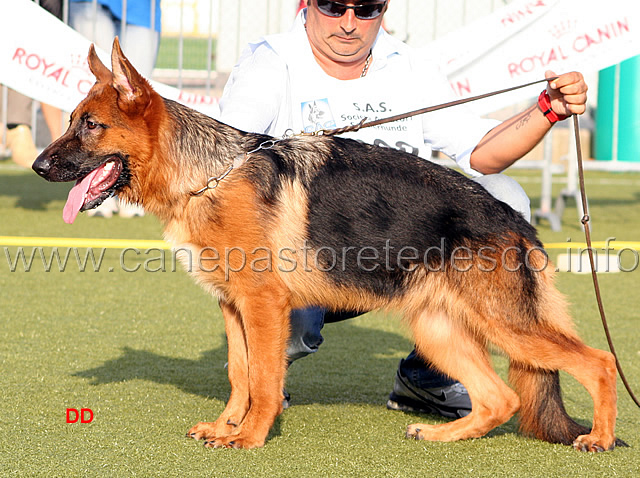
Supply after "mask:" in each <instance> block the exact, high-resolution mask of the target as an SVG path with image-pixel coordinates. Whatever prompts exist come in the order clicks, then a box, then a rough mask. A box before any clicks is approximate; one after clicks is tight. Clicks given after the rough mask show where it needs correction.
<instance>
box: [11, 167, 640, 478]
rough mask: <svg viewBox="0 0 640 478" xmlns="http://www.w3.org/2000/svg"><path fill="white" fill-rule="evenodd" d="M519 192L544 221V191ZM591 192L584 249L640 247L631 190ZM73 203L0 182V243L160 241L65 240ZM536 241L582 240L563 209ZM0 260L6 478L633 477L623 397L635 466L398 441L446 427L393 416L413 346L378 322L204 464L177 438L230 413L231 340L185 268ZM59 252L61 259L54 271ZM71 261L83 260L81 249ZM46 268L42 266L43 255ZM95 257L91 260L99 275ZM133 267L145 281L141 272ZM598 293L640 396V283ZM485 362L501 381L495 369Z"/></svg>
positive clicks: (579, 403) (29, 178) (205, 452)
mask: <svg viewBox="0 0 640 478" xmlns="http://www.w3.org/2000/svg"><path fill="white" fill-rule="evenodd" d="M514 175H516V176H517V178H518V179H519V180H520V181H521V182H522V184H523V185H524V186H525V188H526V189H527V192H528V193H529V194H530V196H531V197H532V201H533V203H534V207H536V204H537V202H538V201H539V192H540V183H539V177H540V173H539V172H526V171H515V172H514ZM587 179H588V182H587V187H588V189H589V194H590V205H591V214H592V216H593V231H594V240H599V241H600V240H606V239H607V238H610V237H615V238H617V239H618V240H620V241H636V242H637V241H640V207H639V205H640V175H634V174H604V173H588V176H587ZM562 186H563V185H562V184H560V183H557V184H555V186H554V191H555V192H556V193H557V192H558V191H559V190H560V188H561V187H562ZM69 188H70V186H69V185H68V184H66V185H65V184H48V183H46V182H45V181H43V180H41V179H40V178H38V177H36V176H35V174H33V173H31V172H29V171H23V170H18V169H16V168H14V167H12V166H10V165H8V164H7V163H6V162H5V163H3V164H0V236H12V237H13V236H22V237H68V238H73V237H82V238H118V239H139V240H140V239H150V240H158V239H161V227H160V225H159V223H158V221H157V220H156V219H155V218H153V217H143V218H135V219H123V218H119V217H114V218H112V219H108V220H105V219H99V218H89V217H87V216H86V215H81V216H79V218H78V220H77V221H76V223H75V224H74V225H73V226H69V225H66V224H64V223H63V221H62V206H63V204H64V200H65V198H66V194H67V192H68V190H69ZM539 230H540V235H541V238H542V239H543V241H544V242H545V243H555V242H565V241H567V240H568V239H570V240H571V241H572V242H583V240H584V239H583V237H582V231H581V228H580V227H579V222H578V220H577V215H576V212H575V209H571V208H570V209H567V211H566V213H565V216H564V221H563V230H562V231H561V232H552V231H550V230H549V227H548V224H545V223H543V224H541V225H540V227H539ZM0 247H2V254H1V255H0V261H1V263H0V291H1V295H0V324H2V326H1V327H0V361H1V364H2V372H1V375H0V476H3V477H4V476H21V477H22V476H47V477H54V476H55V477H66V476H143V477H148V476H163V477H164V476H180V475H189V476H220V477H228V476H234V477H235V476H238V477H245V476H246V477H249V476H251V477H256V476H273V477H310V476H315V477H320V476H322V477H324V476H336V477H345V476H354V477H355V476H357V477H385V478H389V477H414V476H415V477H417V476H430V477H431V476H432V477H448V476H491V477H500V476H513V477H523V476H539V477H547V478H548V477H566V476H580V477H583V476H584V477H587V476H588V477H592V476H593V477H595V476H607V477H609V476H624V477H628V476H634V475H637V473H638V470H640V451H639V450H640V427H639V426H638V424H639V421H640V420H639V418H640V410H638V409H637V408H636V407H635V405H634V404H633V403H632V402H631V400H630V399H629V398H628V396H627V395H626V392H625V391H624V389H623V388H622V386H621V385H620V386H619V419H618V427H617V431H618V435H619V436H620V437H621V438H623V439H624V440H626V441H627V442H628V443H629V444H630V445H631V448H626V449H617V450H615V451H614V452H613V453H603V454H598V455H592V454H581V453H578V452H575V451H574V450H572V449H571V448H569V447H565V446H559V445H550V444H547V443H543V442H540V441H536V440H532V439H527V438H524V437H522V436H520V435H519V434H518V433H517V424H516V421H515V420H512V421H510V422H508V423H507V424H505V425H503V426H501V427H499V428H497V429H496V430H495V431H494V432H492V433H491V434H490V435H489V436H488V437H486V438H482V439H475V440H468V441H464V442H458V443H429V442H418V441H414V440H407V439H405V438H404V431H405V427H406V426H407V425H408V424H410V423H414V422H417V421H420V422H428V423H439V422H441V420H439V419H438V418H436V417H432V416H416V415H411V414H404V413H399V412H392V411H388V410H386V408H385V406H384V403H385V401H386V398H387V394H388V393H389V391H390V389H391V385H392V379H393V376H394V373H395V370H396V367H397V363H398V361H399V360H400V359H401V358H402V357H404V356H405V355H406V354H407V353H408V352H409V350H410V349H411V341H410V340H409V339H408V337H407V335H406V333H405V331H404V330H403V329H402V328H401V326H400V324H399V322H398V321H397V320H394V319H391V318H389V317H385V316H384V315H382V314H379V313H371V314H368V315H367V316H365V317H362V318H358V319H354V320H351V321H346V322H342V323H338V324H331V325H328V326H327V327H325V329H324V335H325V344H324V345H323V346H322V347H321V349H320V351H319V352H318V353H317V354H316V355H315V356H314V357H310V358H307V359H304V360H301V361H299V362H297V363H296V364H294V366H292V368H291V370H290V373H289V377H288V382H287V389H288V391H289V392H290V393H291V395H292V407H291V408H290V409H288V410H286V411H285V412H284V413H283V415H282V416H281V417H280V418H278V420H277V422H276V424H275V427H274V429H273V430H272V431H271V434H270V436H269V439H268V441H267V444H266V446H265V447H264V448H263V449H259V450H251V451H241V450H210V449H205V448H204V447H203V446H202V444H201V443H198V442H195V441H193V440H188V439H186V438H184V434H185V432H186V431H187V430H188V429H189V428H190V427H191V426H192V425H193V424H195V423H196V422H198V421H201V420H212V419H214V418H215V417H216V416H217V414H218V413H219V412H220V411H221V410H222V409H223V407H224V402H225V400H226V398H227V396H228V393H229V384H228V382H227V378H226V370H225V369H224V364H225V362H226V343H225V338H224V328H223V323H222V318H221V314H220V312H219V309H218V306H217V304H216V302H215V301H214V300H213V299H212V298H211V297H210V296H208V295H207V294H205V292H204V291H203V290H201V289H200V288H199V287H198V286H196V285H195V284H194V283H193V282H192V281H191V279H190V278H189V277H187V275H186V273H184V272H183V271H182V270H181V269H180V268H179V267H177V266H176V267H175V271H174V270H173V269H174V267H173V264H172V263H171V259H170V257H169V256H170V255H169V254H168V253H166V255H163V253H162V252H161V251H160V250H159V249H157V250H154V251H151V252H150V253H148V254H144V253H143V252H141V253H140V254H136V251H135V250H129V251H127V252H126V253H125V252H124V251H123V250H122V249H106V250H104V255H103V256H102V262H101V264H100V267H99V268H96V269H98V270H95V271H94V267H93V265H92V264H91V263H89V265H88V266H86V267H82V266H81V265H78V263H77V261H76V257H75V256H74V255H73V254H71V256H70V257H69V262H68V263H67V266H66V267H64V268H63V269H64V272H61V271H60V268H59V267H58V265H57V264H56V263H55V262H54V263H53V264H52V265H51V267H49V266H47V265H46V264H43V263H42V260H41V258H40V256H39V250H38V249H34V248H33V247H32V246H29V247H24V248H22V249H20V247H19V246H16V245H13V246H6V245H5V244H0ZM19 250H23V251H24V252H25V253H27V255H30V254H31V253H32V252H33V251H36V252H35V256H34V261H33V263H32V265H31V267H30V270H29V271H27V270H26V269H27V268H28V267H26V268H25V267H24V264H22V263H21V262H16V255H17V254H18V251H19ZM67 251H70V249H68V248H64V247H59V248H58V252H59V254H60V255H61V257H64V255H65V253H66V252H67ZM78 251H79V252H80V256H78V257H79V258H80V259H83V258H84V255H85V254H86V252H87V249H86V248H80V249H78ZM42 252H43V255H44V257H45V258H49V259H50V258H51V254H52V252H53V249H52V248H50V247H46V248H43V249H42ZM165 252H167V251H165ZM550 252H551V256H552V257H555V254H557V253H558V252H559V251H558V250H551V251H550ZM560 252H562V251H560ZM101 253H102V252H101V250H99V249H95V250H94V254H95V256H96V258H97V259H98V258H99V257H100V256H101ZM634 254H635V253H634V252H633V251H630V250H628V251H625V253H624V257H623V263H624V264H625V268H627V269H633V267H632V266H633V262H634V261H636V260H637V256H634ZM25 257H27V256H25ZM163 259H164V263H163ZM136 265H143V267H139V268H138V269H137V270H135V271H134V269H136ZM12 269H13V271H12ZM47 269H49V271H47ZM82 269H84V271H82ZM601 281H602V283H601V286H602V289H603V300H604V303H605V308H606V310H607V312H608V316H609V321H610V325H611V328H612V334H613V338H614V341H615V343H616V346H617V349H618V353H619V356H620V360H621V362H622V364H623V367H624V368H625V371H626V373H627V376H628V377H629V379H630V381H631V383H632V386H634V388H635V389H636V393H638V392H640V345H639V340H638V338H639V334H638V325H639V321H638V313H637V307H638V300H639V299H638V291H639V290H640V273H639V272H638V271H637V270H634V271H632V272H625V273H617V274H603V275H601ZM557 282H558V286H559V287H560V289H561V290H562V291H563V292H564V293H566V294H567V295H568V296H569V298H570V300H571V302H572V304H573V305H572V311H573V313H574V316H575V318H576V324H577V328H578V329H579V331H580V333H581V335H582V336H583V337H584V339H585V340H586V341H587V342H588V343H589V344H591V345H593V346H596V347H599V348H606V341H605V337H604V333H603V332H602V326H601V324H600V322H599V317H598V313H597V308H596V304H595V299H594V294H593V289H592V285H591V281H590V276H588V275H585V274H570V273H560V274H558V281H557ZM494 358H495V365H496V368H497V369H498V371H499V373H500V374H501V375H502V376H505V372H506V361H505V359H504V358H502V357H500V356H498V355H496V356H495V357H494ZM562 383H563V391H564V397H565V401H566V407H567V409H568V411H569V413H570V414H571V415H572V416H574V417H575V418H576V419H577V420H578V421H579V422H581V423H585V424H586V423H590V421H591V413H592V408H591V407H592V403H591V400H590V398H589V396H588V395H587V393H586V392H585V391H584V389H582V388H581V387H580V386H579V385H578V384H577V383H576V382H575V381H574V380H573V379H571V378H570V377H568V376H566V375H564V374H563V376H562ZM67 408H76V409H81V408H90V409H91V410H92V411H93V413H94V419H93V421H92V422H91V423H89V424H81V423H74V424H68V423H66V420H65V418H66V409H67Z"/></svg>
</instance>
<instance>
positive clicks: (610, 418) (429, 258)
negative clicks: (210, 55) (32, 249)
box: [33, 39, 622, 451]
mask: <svg viewBox="0 0 640 478" xmlns="http://www.w3.org/2000/svg"><path fill="white" fill-rule="evenodd" d="M88 61H89V66H90V69H91V71H92V72H93V74H94V75H95V77H96V83H95V84H94V86H93V87H92V89H91V90H90V92H89V94H88V96H87V97H86V98H85V99H84V100H83V101H82V102H81V103H80V104H79V105H78V107H77V108H76V109H75V111H74V112H73V113H72V115H71V121H70V125H69V129H68V130H67V131H66V132H65V134H64V135H63V136H62V137H60V138H59V139H58V140H56V141H55V142H53V143H52V144H51V145H49V146H48V147H47V148H46V149H45V150H44V151H43V152H42V154H40V156H39V157H38V158H37V160H36V161H35V163H34V165H33V169H34V170H35V171H36V172H37V173H38V174H39V175H41V176H42V177H44V178H45V179H47V180H49V181H76V185H75V186H74V187H73V189H72V190H71V192H70V193H69V199H68V201H67V204H66V206H65V211H64V217H65V220H66V221H67V222H72V221H73V219H74V218H75V216H76V215H77V214H78V212H79V211H84V210H87V209H91V208H94V207H96V206H98V205H99V204H100V203H101V202H102V201H103V200H105V199H106V198H108V197H109V196H111V195H113V194H116V193H117V194H118V196H119V197H120V198H123V199H125V200H127V201H129V202H132V203H137V204H140V205H142V206H143V207H144V209H145V210H146V211H149V212H151V213H153V214H155V215H157V216H158V217H159V219H160V220H161V221H162V222H163V224H164V235H165V238H166V239H167V240H169V241H170V242H172V243H173V244H176V245H180V247H181V248H182V249H183V252H184V250H188V251H190V252H192V253H193V254H195V255H197V256H198V257H199V259H200V262H201V263H202V264H203V267H195V268H193V270H192V271H191V272H192V274H193V275H194V278H195V279H196V281H197V282H199V283H200V284H202V285H203V286H204V287H205V289H207V290H208V291H210V292H211V293H212V294H214V295H215V296H217V297H218V299H219V302H220V307H221V309H222V313H223V315H224V320H225V330H226V335H227V340H228V348H229V357H228V358H229V367H228V374H229V381H230V383H231V395H230V398H229V401H228V403H227V405H226V408H225V409H224V411H223V412H222V414H221V415H220V417H219V418H218V419H217V420H216V421H214V422H210V423H204V422H201V423H198V424H196V425H195V426H194V427H193V428H191V430H189V432H188V433H187V436H189V437H192V438H195V439H198V440H204V441H205V445H206V446H208V447H234V448H254V447H261V446H263V445H264V443H265V439H266V437H267V435H268V432H269V430H270V428H271V426H272V425H273V423H274V420H275V419H276V417H277V416H278V415H279V414H280V413H281V412H282V398H283V394H282V390H283V388H284V384H285V383H284V382H285V374H286V369H287V358H286V352H285V351H286V345H287V340H288V336H289V313H290V311H291V310H292V309H294V308H303V307H306V306H309V305H317V306H321V307H324V308H326V309H328V310H330V311H341V310H342V311H346V310H352V311H369V310H373V309H377V308H384V309H393V310H396V311H399V312H400V313H401V314H402V316H403V317H404V320H405V321H406V323H407V324H408V327H409V329H410V330H411V331H412V333H413V338H414V340H415V344H416V348H417V350H418V352H419V353H420V354H421V355H422V356H423V357H424V358H426V359H428V360H429V361H431V363H433V364H434V366H436V367H437V368H438V369H439V370H441V371H443V372H445V373H446V374H448V375H450V376H451V377H453V378H455V379H457V380H459V381H460V382H462V383H463V384H464V385H465V387H466V388H467V390H468V392H469V397H470V399H471V402H472V411H471V413H470V414H469V415H468V416H466V417H464V418H460V419H458V420H454V421H452V422H448V423H443V424H436V425H429V424H414V425H410V426H409V427H408V430H407V436H408V437H413V438H416V439H420V440H438V441H453V440H462V439H465V438H472V437H480V436H483V435H485V434H486V433H487V432H489V431H490V430H492V429H493V428H495V427H497V426H499V425H501V424H503V423H505V422H506V421H508V420H509V419H510V418H511V417H512V416H513V415H514V414H515V413H516V412H518V411H519V412H520V425H521V429H522V431H523V433H525V434H527V435H531V436H534V437H537V438H539V439H541V440H546V441H549V442H552V443H564V444H567V445H571V444H573V446H574V447H575V448H577V449H579V450H586V451H603V450H611V449H612V448H614V446H615V445H616V443H618V444H622V442H620V441H618V440H616V437H615V434H614V428H615V420H616V413H617V412H616V366H615V361H614V357H613V356H612V355H611V354H610V353H608V352H604V351H600V350H596V349H593V348H590V347H588V346H587V345H585V344H584V343H583V342H582V341H581V340H580V338H579V337H578V335H577V334H576V332H574V329H573V326H572V321H571V318H570V316H569V314H568V311H567V305H566V303H565V300H564V299H563V297H562V296H561V294H560V293H559V292H558V291H557V290H556V288H555V287H554V285H553V277H552V276H553V273H552V269H553V267H551V266H549V263H548V258H547V255H546V254H545V252H544V250H543V249H542V244H541V243H540V241H539V240H538V238H537V236H536V231H535V229H534V228H533V227H532V226H530V225H529V224H528V223H527V222H526V220H525V219H524V218H523V217H522V216H521V215H520V214H518V213H516V212H515V211H513V210H512V209H511V208H510V207H509V206H508V205H506V204H505V203H503V202H501V201H498V200H497V199H495V198H493V197H492V196H491V195H489V194H488V193H487V192H486V191H485V190H484V189H483V188H482V187H481V186H479V185H478V184H476V183H474V182H473V181H471V180H469V179H468V178H466V177H464V176H463V175H461V174H459V173H457V172H455V171H452V170H450V169H447V168H444V167H441V166H439V165H436V164H433V163H431V162H428V161H423V160H417V159H416V157H415V156H411V155H409V154H405V153H402V152H399V151H396V150H392V149H388V148H380V147H376V146H371V145H367V144H362V143H360V142H357V141H352V140H349V139H344V138H339V137H333V136H317V137H309V136H302V135H300V136H294V137H291V138H286V139H274V138H271V137H268V136H264V135H259V134H251V133H246V132H242V131H238V130H236V129H234V128H231V127H229V126H227V125H225V124H222V123H220V122H218V121H216V120H214V119H212V118H210V117H207V116H205V115H203V114H200V113H198V112H196V111H193V110H191V109H189V108H187V107H185V106H182V105H180V104H178V103H176V102H174V101H170V100H167V99H165V98H163V97H161V96H160V95H158V94H157V93H156V92H154V91H153V89H152V88H151V86H150V85H149V83H148V82H147V81H146V80H145V79H144V78H143V77H142V76H141V75H140V74H139V73H138V72H137V71H136V70H135V69H134V67H133V66H132V65H131V63H130V62H129V61H128V60H127V59H126V58H125V56H124V55H123V53H122V51H121V49H120V46H119V43H118V41H117V39H116V40H115V41H114V44H113V50H112V55H111V63H112V71H109V69H108V68H107V67H106V66H105V65H104V64H103V63H102V62H101V61H100V59H99V58H98V56H97V54H96V52H95V50H94V48H93V46H92V47H91V48H90V51H89V57H88ZM207 184H208V185H209V186H207V187H205V186H206V185H207ZM185 257H186V255H185ZM205 261H206V264H205ZM205 265H206V267H204V266H205ZM489 344H493V345H495V346H497V347H498V348H500V349H502V350H503V351H504V353H505V354H506V355H507V356H508V357H509V359H510V368H509V381H510V382H511V384H512V386H513V387H514V389H515V391H514V390H512V389H511V388H510V387H508V386H507V385H506V384H505V383H504V382H503V381H502V380H501V379H500V378H499V377H498V375H497V374H496V373H495V372H494V370H493V368H492V367H491V364H490V356H489V352H488V350H487V349H488V346H489ZM559 370H564V371H566V372H567V373H569V374H570V375H572V376H573V377H575V378H576V379H577V380H578V381H579V382H580V383H581V384H582V385H583V386H584V387H585V388H586V389H587V391H588V392H589V394H590V395H591V397H592V398H593V403H594V416H593V428H592V429H591V430H589V429H588V428H584V427H583V426H581V425H579V424H577V423H576V422H574V421H573V420H572V419H571V418H570V417H569V416H568V414H567V413H566V411H565V409H564V406H563V404H562V400H561V397H560V386H559V380H558V371H559Z"/></svg>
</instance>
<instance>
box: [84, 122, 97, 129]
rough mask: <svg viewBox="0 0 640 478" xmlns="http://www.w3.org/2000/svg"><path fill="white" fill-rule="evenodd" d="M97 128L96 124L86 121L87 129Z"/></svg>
mask: <svg viewBox="0 0 640 478" xmlns="http://www.w3.org/2000/svg"><path fill="white" fill-rule="evenodd" d="M97 127H98V123H94V122H93V121H89V120H87V128H89V129H96V128H97Z"/></svg>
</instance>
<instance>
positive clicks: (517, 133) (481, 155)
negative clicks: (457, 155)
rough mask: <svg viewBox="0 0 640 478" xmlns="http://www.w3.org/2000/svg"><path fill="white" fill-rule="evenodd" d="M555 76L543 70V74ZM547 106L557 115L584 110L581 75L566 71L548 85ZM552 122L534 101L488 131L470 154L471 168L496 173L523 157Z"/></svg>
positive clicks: (481, 171) (582, 111) (538, 140)
mask: <svg viewBox="0 0 640 478" xmlns="http://www.w3.org/2000/svg"><path fill="white" fill-rule="evenodd" d="M555 76H556V75H555V74H554V73H553V72H552V71H547V73H546V77H547V78H553V77H555ZM547 92H548V93H549V97H550V98H551V108H552V109H553V111H554V112H555V113H556V114H558V115H571V114H582V113H584V112H585V110H586V102H587V84H586V83H585V81H584V78H583V76H582V74H580V73H578V72H572V73H566V74H564V75H561V76H559V77H558V79H556V80H553V81H551V82H550V83H549V84H548V87H547ZM551 126H552V123H551V122H550V121H549V119H547V117H546V116H544V114H543V112H542V111H541V110H540V108H539V107H538V104H537V103H536V104H535V105H533V106H530V107H529V108H527V109H526V110H525V111H523V112H521V113H519V114H517V115H515V116H513V117H512V118H510V119H508V120H506V121H504V122H503V123H502V124H500V125H499V126H497V127H495V128H493V129H492V130H491V131H489V132H488V133H487V134H486V135H485V136H484V137H483V138H482V140H481V141H480V142H479V143H478V145H477V146H476V148H475V149H474V150H473V152H472V153H471V167H472V168H473V169H475V170H476V171H478V172H480V173H483V174H493V173H499V172H501V171H503V170H505V169H506V168H508V167H509V166H511V165H512V164H513V163H515V162H516V161H517V160H518V159H520V158H521V157H523V156H524V155H525V154H527V153H528V152H529V151H531V150H532V149H533V147H534V146H535V145H536V144H538V143H539V142H540V140H542V138H543V137H544V135H545V134H546V133H547V132H548V131H549V130H550V129H551Z"/></svg>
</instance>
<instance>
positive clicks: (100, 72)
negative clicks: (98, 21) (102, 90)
mask: <svg viewBox="0 0 640 478" xmlns="http://www.w3.org/2000/svg"><path fill="white" fill-rule="evenodd" d="M87 59H88V61H89V69H90V70H91V73H93V76H95V77H96V81H98V83H108V82H110V81H111V72H110V71H109V69H108V68H107V67H106V66H104V63H102V61H101V60H100V58H99V57H98V54H97V53H96V48H95V47H94V46H93V43H92V44H91V46H90V47H89V56H88V58H87Z"/></svg>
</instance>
